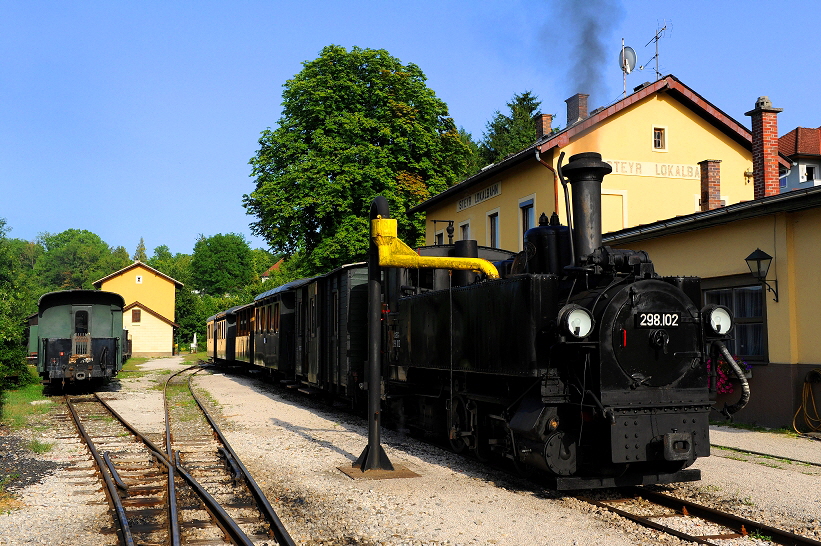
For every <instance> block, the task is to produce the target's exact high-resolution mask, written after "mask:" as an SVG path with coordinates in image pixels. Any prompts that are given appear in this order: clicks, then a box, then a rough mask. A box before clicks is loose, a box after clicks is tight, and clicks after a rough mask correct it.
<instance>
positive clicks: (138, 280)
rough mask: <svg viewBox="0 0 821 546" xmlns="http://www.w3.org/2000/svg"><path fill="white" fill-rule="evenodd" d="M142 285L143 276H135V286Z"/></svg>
mask: <svg viewBox="0 0 821 546" xmlns="http://www.w3.org/2000/svg"><path fill="white" fill-rule="evenodd" d="M142 283H143V276H142V275H137V284H142Z"/></svg>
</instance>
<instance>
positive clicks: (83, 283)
mask: <svg viewBox="0 0 821 546" xmlns="http://www.w3.org/2000/svg"><path fill="white" fill-rule="evenodd" d="M38 241H39V243H40V244H42V245H43V247H44V248H45V252H44V254H43V255H42V257H40V259H38V260H37V264H36V266H35V273H36V274H37V275H38V276H39V277H40V279H41V282H42V283H43V285H44V286H45V287H46V288H49V289H52V290H67V289H71V288H87V289H91V288H93V285H92V283H93V282H94V281H96V280H97V279H100V278H102V277H105V276H106V275H108V274H110V273H113V272H114V271H117V270H118V269H122V268H123V267H125V266H127V265H128V264H129V263H131V261H130V260H129V258H128V252H127V251H126V250H125V248H123V247H118V248H117V249H115V250H112V249H111V248H110V247H109V246H108V245H107V244H106V243H105V242H104V241H103V240H102V239H100V237H99V236H97V235H95V234H94V233H92V232H90V231H87V230H84V229H67V230H66V231H63V232H62V233H58V234H56V235H52V234H50V233H43V234H41V235H40V236H39V237H38Z"/></svg>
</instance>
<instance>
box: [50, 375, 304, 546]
mask: <svg viewBox="0 0 821 546" xmlns="http://www.w3.org/2000/svg"><path fill="white" fill-rule="evenodd" d="M194 368H197V369H193V368H189V369H187V370H183V371H182V372H179V373H178V374H175V375H173V376H171V377H170V378H169V379H168V381H167V382H166V388H165V408H166V412H165V413H166V418H165V422H166V432H165V439H164V442H163V443H164V448H161V447H159V446H157V445H156V444H155V443H154V442H153V441H152V440H151V439H150V438H148V437H147V436H145V435H143V434H141V433H140V432H139V431H137V430H136V429H135V428H134V427H133V426H131V425H130V424H129V423H128V422H127V421H126V420H125V419H123V418H122V417H121V416H120V415H119V414H118V413H117V412H116V411H115V410H114V409H113V408H111V406H109V405H108V404H107V403H106V402H105V400H104V399H102V398H100V397H99V396H97V395H94V396H85V397H66V407H67V409H68V411H69V413H70V414H71V418H72V419H73V421H74V423H75V425H76V427H77V430H78V431H79V433H80V435H81V437H82V438H83V440H84V442H85V444H86V445H87V447H88V449H89V452H90V453H91V456H92V458H93V459H94V461H95V464H96V465H97V469H98V476H99V477H100V478H101V479H102V481H103V482H104V488H103V489H104V491H105V493H106V496H107V498H108V500H109V502H110V505H111V507H112V511H113V514H114V521H115V528H116V531H117V534H118V535H119V538H120V542H121V543H122V544H126V545H131V544H145V545H153V544H171V545H177V544H188V543H197V544H214V545H216V544H241V545H249V546H250V545H253V544H268V545H271V544H274V543H275V544H279V545H292V544H294V542H293V540H292V539H291V537H290V536H289V534H288V532H287V530H286V529H285V528H284V526H283V525H282V523H281V521H280V520H279V518H278V516H277V515H276V513H275V512H274V510H273V508H272V507H271V505H270V503H269V502H268V500H267V499H266V498H265V495H264V494H263V493H262V491H261V489H260V488H259V486H258V485H257V484H256V482H255V481H254V480H253V478H252V477H251V476H250V474H249V473H248V472H247V470H246V469H245V467H244V465H243V464H242V462H241V461H240V460H239V458H238V457H237V456H236V453H235V452H234V451H233V449H232V448H231V446H230V445H229V444H228V442H227V441H226V440H225V438H224V436H223V434H222V432H221V431H220V430H219V428H218V427H217V425H216V423H214V421H213V419H211V416H210V415H209V414H208V412H207V410H206V409H205V407H204V406H203V404H202V401H201V400H199V399H198V398H197V397H196V396H195V395H194V393H193V391H192V389H191V385H190V378H191V377H192V376H193V375H194V374H195V373H196V372H197V371H199V368H198V367H194Z"/></svg>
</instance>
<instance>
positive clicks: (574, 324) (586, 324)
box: [559, 303, 596, 339]
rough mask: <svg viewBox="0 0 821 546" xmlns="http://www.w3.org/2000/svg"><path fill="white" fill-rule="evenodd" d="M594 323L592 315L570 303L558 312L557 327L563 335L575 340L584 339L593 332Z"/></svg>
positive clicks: (579, 306)
mask: <svg viewBox="0 0 821 546" xmlns="http://www.w3.org/2000/svg"><path fill="white" fill-rule="evenodd" d="M595 324H596V322H595V321H594V320H593V315H592V314H591V313H590V311H588V310H587V309H585V308H584V307H582V306H581V305H576V304H575V303H571V304H570V305H565V306H564V307H562V310H561V311H559V327H560V328H561V329H562V331H563V332H564V333H565V334H569V335H571V336H573V337H575V338H577V339H584V338H586V337H587V336H589V335H590V333H591V332H593V326H594V325H595Z"/></svg>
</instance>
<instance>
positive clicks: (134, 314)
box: [131, 309, 142, 322]
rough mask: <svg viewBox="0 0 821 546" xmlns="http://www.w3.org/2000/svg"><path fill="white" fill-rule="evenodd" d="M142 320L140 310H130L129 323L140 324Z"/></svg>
mask: <svg viewBox="0 0 821 546" xmlns="http://www.w3.org/2000/svg"><path fill="white" fill-rule="evenodd" d="M141 318H142V310H140V309H132V310H131V322H140V319H141Z"/></svg>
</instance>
